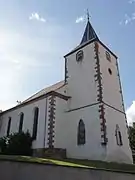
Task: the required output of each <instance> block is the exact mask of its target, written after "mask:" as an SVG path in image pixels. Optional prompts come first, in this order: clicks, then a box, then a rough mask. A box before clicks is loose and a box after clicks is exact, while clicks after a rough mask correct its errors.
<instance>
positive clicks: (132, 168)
mask: <svg viewBox="0 0 135 180" xmlns="http://www.w3.org/2000/svg"><path fill="white" fill-rule="evenodd" d="M3 160H5V161H18V162H26V163H40V164H50V165H59V166H68V167H79V168H87V169H97V170H98V169H102V170H107V171H117V172H125V173H126V172H129V173H135V165H129V164H119V163H107V162H103V161H92V160H77V159H65V160H63V161H62V160H55V159H44V158H36V157H27V156H7V155H0V161H3Z"/></svg>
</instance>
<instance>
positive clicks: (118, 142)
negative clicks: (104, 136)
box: [115, 124, 123, 146]
mask: <svg viewBox="0 0 135 180" xmlns="http://www.w3.org/2000/svg"><path fill="white" fill-rule="evenodd" d="M115 136H116V142H117V145H118V146H122V145H123V142H122V136H121V132H120V128H119V125H118V124H116V130H115Z"/></svg>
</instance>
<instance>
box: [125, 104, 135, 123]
mask: <svg viewBox="0 0 135 180" xmlns="http://www.w3.org/2000/svg"><path fill="white" fill-rule="evenodd" d="M126 115H127V121H128V124H129V125H132V123H133V122H135V101H133V102H132V104H131V106H130V107H129V108H128V109H127V110H126Z"/></svg>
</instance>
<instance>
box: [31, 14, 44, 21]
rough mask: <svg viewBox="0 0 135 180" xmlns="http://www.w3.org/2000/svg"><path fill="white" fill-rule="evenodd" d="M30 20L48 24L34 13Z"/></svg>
mask: <svg viewBox="0 0 135 180" xmlns="http://www.w3.org/2000/svg"><path fill="white" fill-rule="evenodd" d="M29 20H37V21H41V22H46V19H44V18H43V17H41V16H40V15H39V14H38V13H32V14H31V15H30V17H29Z"/></svg>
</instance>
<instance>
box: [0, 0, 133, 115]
mask: <svg viewBox="0 0 135 180" xmlns="http://www.w3.org/2000/svg"><path fill="white" fill-rule="evenodd" d="M87 8H88V9H89V11H90V15H91V22H92V25H93V27H94V28H95V30H96V32H97V34H98V36H99V38H100V39H101V40H102V41H103V43H105V44H106V45H107V46H109V47H110V48H111V50H112V51H114V52H115V53H116V54H117V55H118V57H119V68H120V74H121V81H122V86H123V93H124V100H125V106H126V109H128V113H129V116H130V117H129V118H132V119H135V110H134V109H135V103H134V102H133V101H134V100H135V93H134V92H135V81H134V76H133V74H134V67H135V59H134V42H135V35H134V32H135V21H134V20H135V1H134V0H122V1H117V0H113V1H112V0H102V1H99V0H74V1H73V0H57V1H52V0H23V1H21V0H10V1H8V3H7V1H5V0H1V1H0V64H1V65H0V84H1V86H0V87H1V88H0V94H1V95H0V109H6V108H9V107H11V106H12V105H15V104H16V101H17V100H24V99H25V98H27V97H28V96H30V95H32V94H33V93H35V92H37V91H38V90H40V89H42V88H44V87H46V86H48V85H51V84H53V83H55V82H57V81H60V80H62V79H63V77H64V58H63V56H64V55H65V54H66V53H68V52H69V51H70V50H71V49H72V48H74V47H76V45H78V44H79V42H80V40H81V37H82V34H83V31H84V28H85V24H86V21H85V20H84V18H83V17H84V15H85V14H86V10H87ZM80 17H81V18H80ZM78 18H79V19H78ZM76 20H78V21H76ZM76 22H78V23H76Z"/></svg>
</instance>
